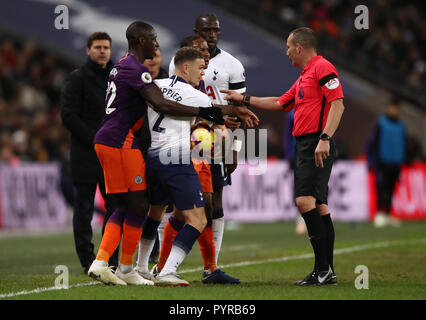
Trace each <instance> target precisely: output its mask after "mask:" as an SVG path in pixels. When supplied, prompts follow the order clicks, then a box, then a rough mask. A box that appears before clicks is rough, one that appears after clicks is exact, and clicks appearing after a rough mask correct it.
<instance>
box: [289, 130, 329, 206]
mask: <svg viewBox="0 0 426 320" xmlns="http://www.w3.org/2000/svg"><path fill="white" fill-rule="evenodd" d="M319 135H320V134H319V133H309V134H306V135H303V136H300V137H297V138H296V146H295V169H294V196H295V198H297V197H301V196H313V197H314V198H315V199H316V202H317V203H318V204H327V197H328V180H329V179H330V173H331V167H332V166H333V162H334V158H335V156H336V146H335V143H334V140H330V156H329V157H328V158H327V159H325V160H323V163H324V168H321V167H316V166H315V149H316V147H317V145H318V141H319Z"/></svg>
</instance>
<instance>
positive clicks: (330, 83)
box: [325, 78, 339, 90]
mask: <svg viewBox="0 0 426 320" xmlns="http://www.w3.org/2000/svg"><path fill="white" fill-rule="evenodd" d="M325 87H326V88H327V89H330V90H333V89H336V88H337V87H339V79H337V78H333V79H331V80H329V81H328V82H327V83H326V84H325Z"/></svg>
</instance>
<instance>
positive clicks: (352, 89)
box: [0, 0, 426, 235]
mask: <svg viewBox="0 0 426 320" xmlns="http://www.w3.org/2000/svg"><path fill="white" fill-rule="evenodd" d="M358 4H364V5H366V6H367V7H368V8H369V29H368V30H357V29H355V27H354V20H355V18H356V16H357V14H355V13H354V8H355V6H356V5H358ZM58 5H66V6H67V8H68V9H69V29H64V30H58V29H56V28H55V25H54V21H55V18H56V17H57V16H58V14H55V8H56V6H58ZM425 9H426V6H425V4H424V3H423V2H414V1H397V0H376V1H363V2H361V1H342V0H322V1H310V0H303V1H295V0H288V1H285V0H234V1H226V0H214V1H196V0H180V1H173V2H170V1H166V0H156V1H153V2H145V1H113V0H103V1H100V0H96V1H82V0H75V1H74V0H14V1H9V2H3V3H2V10H1V11H0V235H1V234H8V233H9V232H14V231H35V230H36V231H42V232H44V231H45V230H62V229H69V228H70V226H71V223H70V221H71V212H72V211H71V209H70V203H71V199H72V185H71V180H70V176H69V147H70V138H69V133H68V132H67V131H66V130H65V128H64V127H63V126H62V124H61V119H60V106H59V99H60V90H61V86H62V84H63V82H64V79H65V77H66V76H67V75H68V74H69V73H70V72H71V71H72V70H73V69H74V68H77V67H78V66H80V65H81V64H82V63H83V62H84V61H85V59H86V57H85V45H86V39H87V36H88V35H89V34H91V33H92V32H95V31H105V32H108V33H109V34H110V35H111V37H112V52H113V54H112V58H113V60H114V61H117V60H118V58H119V57H121V56H122V55H123V54H124V53H125V51H126V47H127V43H126V39H125V29H126V27H127V26H128V25H129V24H130V23H131V22H132V21H134V20H144V21H147V22H149V23H151V24H152V25H153V26H154V27H155V28H156V30H157V32H158V41H159V44H160V46H161V49H162V52H163V57H164V67H165V68H166V69H167V67H168V64H169V61H170V58H171V57H172V56H173V55H174V52H175V51H176V50H177V48H178V46H179V42H180V40H181V39H182V38H183V37H184V36H187V35H190V34H191V33H192V30H193V25H194V21H195V18H196V17H197V16H198V15H199V14H201V13H205V12H212V13H215V14H216V15H217V17H218V18H219V20H220V23H221V29H222V35H221V40H220V42H219V47H222V48H224V49H226V50H227V51H229V52H230V53H232V54H233V55H234V56H236V57H237V58H238V59H240V61H241V62H242V63H243V65H244V66H245V69H246V77H247V88H248V92H249V93H250V94H252V95H258V96H264V95H267V96H278V95H281V94H282V93H283V92H285V91H286V90H287V89H288V88H289V87H290V85H291V84H292V83H293V82H294V80H295V79H296V78H297V76H298V74H299V72H300V70H298V69H296V68H294V67H293V66H291V64H290V62H289V60H288V58H287V57H286V55H285V49H284V48H285V42H284V41H283V37H284V38H286V37H287V35H288V33H289V31H290V30H292V29H294V28H296V27H298V26H310V27H311V28H313V29H314V30H316V31H317V32H318V35H319V44H320V47H319V54H321V55H323V56H325V57H326V58H328V59H329V60H330V61H331V62H333V63H334V64H335V65H336V67H337V70H338V71H339V74H340V78H341V79H342V83H343V89H344V93H345V100H344V104H345V107H346V109H345V113H344V116H343V119H342V123H341V125H340V127H339V129H338V131H337V133H336V140H337V142H338V149H339V160H338V162H337V163H336V165H335V167H334V168H333V173H332V178H331V180H330V206H331V208H332V212H333V215H334V217H335V219H336V220H340V221H349V222H354V221H355V222H356V221H368V220H371V219H372V218H373V216H374V214H375V197H376V195H375V191H374V181H373V173H372V172H369V171H368V168H367V164H366V161H365V159H366V156H365V145H366V141H367V139H368V136H369V135H370V132H371V129H372V127H373V124H374V123H375V121H376V119H377V117H378V115H380V114H381V113H383V111H384V108H385V104H386V102H387V101H388V100H389V99H390V98H391V97H393V96H398V97H400V98H401V99H402V101H403V108H402V118H403V120H404V122H405V123H406V125H407V131H408V134H409V137H410V138H409V141H410V152H409V157H408V158H409V163H407V164H406V165H405V166H404V170H403V172H402V176H401V177H402V179H401V181H400V183H399V185H398V186H397V188H396V191H395V198H394V203H393V209H392V214H393V215H395V216H396V217H399V218H401V219H411V220H413V219H414V220H417V219H426V162H425V150H426V93H425V92H426V90H425V89H426V47H425V46H424V44H425V43H426V10H425ZM257 114H258V115H259V116H260V118H261V128H263V129H267V130H268V131H267V132H268V140H267V144H268V162H267V165H268V169H267V171H266V173H265V174H264V175H257V176H251V175H249V174H248V166H247V165H246V166H240V167H239V168H238V169H237V171H236V173H235V174H234V176H233V182H234V185H233V186H232V187H230V188H229V189H228V190H227V192H226V195H225V204H224V208H225V212H226V214H225V218H226V219H228V221H229V222H230V221H235V222H262V221H265V222H273V221H280V220H285V221H287V220H294V218H295V217H296V208H295V207H294V204H293V200H292V188H293V186H292V172H291V170H290V166H289V161H288V153H287V152H286V148H288V143H286V141H287V140H286V136H287V135H288V125H287V123H286V120H287V117H288V115H287V114H286V113H267V112H260V111H257ZM97 201H98V203H97V205H98V207H99V211H100V212H102V199H101V198H100V197H98V200H97ZM101 219H102V215H97V216H96V219H95V221H94V225H99V224H100V220H101Z"/></svg>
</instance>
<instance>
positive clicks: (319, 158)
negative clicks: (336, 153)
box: [315, 140, 330, 168]
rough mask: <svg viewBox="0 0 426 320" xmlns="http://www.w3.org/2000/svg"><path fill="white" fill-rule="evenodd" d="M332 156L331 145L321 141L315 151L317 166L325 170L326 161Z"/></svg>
mask: <svg viewBox="0 0 426 320" xmlns="http://www.w3.org/2000/svg"><path fill="white" fill-rule="evenodd" d="M329 156H330V143H329V142H328V141H324V140H320V141H319V142H318V145H317V148H316V149H315V165H316V166H317V167H321V168H324V162H323V161H324V160H325V159H327V158H328V157H329Z"/></svg>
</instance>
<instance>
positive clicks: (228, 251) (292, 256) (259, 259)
mask: <svg viewBox="0 0 426 320" xmlns="http://www.w3.org/2000/svg"><path fill="white" fill-rule="evenodd" d="M228 226H229V225H228ZM294 226H295V225H294V223H293V222H286V223H284V222H282V223H273V224H241V225H238V226H237V228H232V229H234V230H229V229H228V230H226V231H225V236H224V242H223V248H222V251H221V254H220V259H219V265H220V266H221V267H222V269H223V270H224V271H226V272H227V273H229V274H230V275H233V276H236V277H238V278H240V279H241V282H242V284H241V285H239V286H235V285H225V286H224V285H204V284H202V283H201V263H202V261H201V255H200V252H199V247H198V243H196V244H195V245H194V248H193V250H192V252H191V253H190V254H189V255H188V257H187V258H186V260H185V261H184V263H183V264H182V265H181V266H180V268H179V270H180V274H181V275H182V277H183V278H185V279H186V280H188V281H190V282H191V285H190V286H189V287H187V288H172V287H167V288H165V287H134V286H127V287H112V286H105V285H103V284H97V283H95V282H94V281H93V280H92V279H90V278H89V277H88V276H86V275H85V274H83V272H82V268H81V267H80V265H79V263H78V260H77V255H76V253H75V250H74V242H73V237H72V234H71V233H66V234H63V235H58V234H55V235H43V236H31V237H28V236H27V237H17V236H14V237H0V251H1V252H0V253H1V254H0V300H4V299H42V300H44V299H66V300H68V299H72V300H75V299H114V300H116V299H126V300H133V299H144V300H151V299H152V300H169V299H177V300H198V299H207V300H210V299H214V300H221V299H231V300H235V299H237V300H239V299H245V300H258V299H268V300H276V299H279V300H282V299H338V300H340V299H368V300H369V299H378V300H381V299H426V291H425V290H424V288H425V287H426V268H425V262H426V221H421V222H419V221H417V222H405V223H404V224H403V225H402V227H400V228H391V227H389V228H385V229H375V228H374V227H373V226H372V224H371V223H361V224H347V223H335V229H336V239H337V241H336V245H335V248H336V256H335V269H336V273H337V276H338V281H339V284H338V285H337V286H322V287H296V286H294V285H293V282H294V281H296V280H299V279H301V278H303V277H304V276H306V275H307V274H308V273H309V272H310V271H311V269H312V266H313V257H312V254H311V253H312V250H311V247H310V243H309V241H308V239H307V236H306V235H302V236H299V235H296V233H295V231H294ZM94 241H95V244H96V245H99V242H100V235H99V234H96V235H95V238H94ZM58 265H65V266H67V267H68V270H69V289H67V290H64V289H62V290H55V279H56V278H57V277H58V276H60V275H61V274H62V273H58V274H55V267H56V266H58ZM358 265H364V266H366V267H367V268H368V289H360V290H358V289H357V288H356V287H355V280H356V278H357V277H358V276H360V275H365V273H362V274H357V273H355V268H356V267H357V266H358ZM59 283H60V284H61V283H63V282H59ZM363 283H364V284H365V281H364V282H363Z"/></svg>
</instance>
